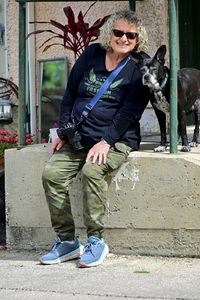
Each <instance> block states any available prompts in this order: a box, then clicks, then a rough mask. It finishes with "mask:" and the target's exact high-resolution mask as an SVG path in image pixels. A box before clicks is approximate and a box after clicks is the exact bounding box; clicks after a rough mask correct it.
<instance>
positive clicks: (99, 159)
mask: <svg viewBox="0 0 200 300" xmlns="http://www.w3.org/2000/svg"><path fill="white" fill-rule="evenodd" d="M109 149H110V145H109V144H108V143H106V142H105V141H103V140H102V141H100V142H98V143H96V144H95V145H94V146H93V147H92V148H91V149H90V150H89V152H88V155H87V157H86V162H88V161H91V162H92V163H93V164H95V163H98V165H101V164H102V163H103V164H105V163H106V160H107V154H108V151H109Z"/></svg>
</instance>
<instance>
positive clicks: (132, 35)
mask: <svg viewBox="0 0 200 300" xmlns="http://www.w3.org/2000/svg"><path fill="white" fill-rule="evenodd" d="M113 34H114V36H116V37H118V38H121V37H123V35H124V34H125V36H126V37H127V39H128V40H134V39H135V38H137V37H138V33H137V32H124V31H122V30H118V29H113Z"/></svg>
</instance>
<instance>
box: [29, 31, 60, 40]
mask: <svg viewBox="0 0 200 300" xmlns="http://www.w3.org/2000/svg"><path fill="white" fill-rule="evenodd" d="M43 32H50V33H53V34H57V33H56V32H55V31H53V30H50V29H44V30H35V31H32V32H30V33H29V34H27V36H26V39H28V38H29V37H30V36H31V35H32V34H38V33H43Z"/></svg>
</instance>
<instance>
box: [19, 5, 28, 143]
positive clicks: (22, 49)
mask: <svg viewBox="0 0 200 300" xmlns="http://www.w3.org/2000/svg"><path fill="white" fill-rule="evenodd" d="M25 35H26V4H25V3H19V109H18V137H19V141H18V144H19V146H21V145H25V135H26V132H25V131H26V40H25Z"/></svg>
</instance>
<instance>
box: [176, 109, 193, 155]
mask: <svg viewBox="0 0 200 300" xmlns="http://www.w3.org/2000/svg"><path fill="white" fill-rule="evenodd" d="M178 132H179V133H180V136H181V141H182V148H181V151H182V152H189V151H190V145H189V143H188V138H187V131H186V112H185V111H184V110H183V109H180V108H178Z"/></svg>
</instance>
